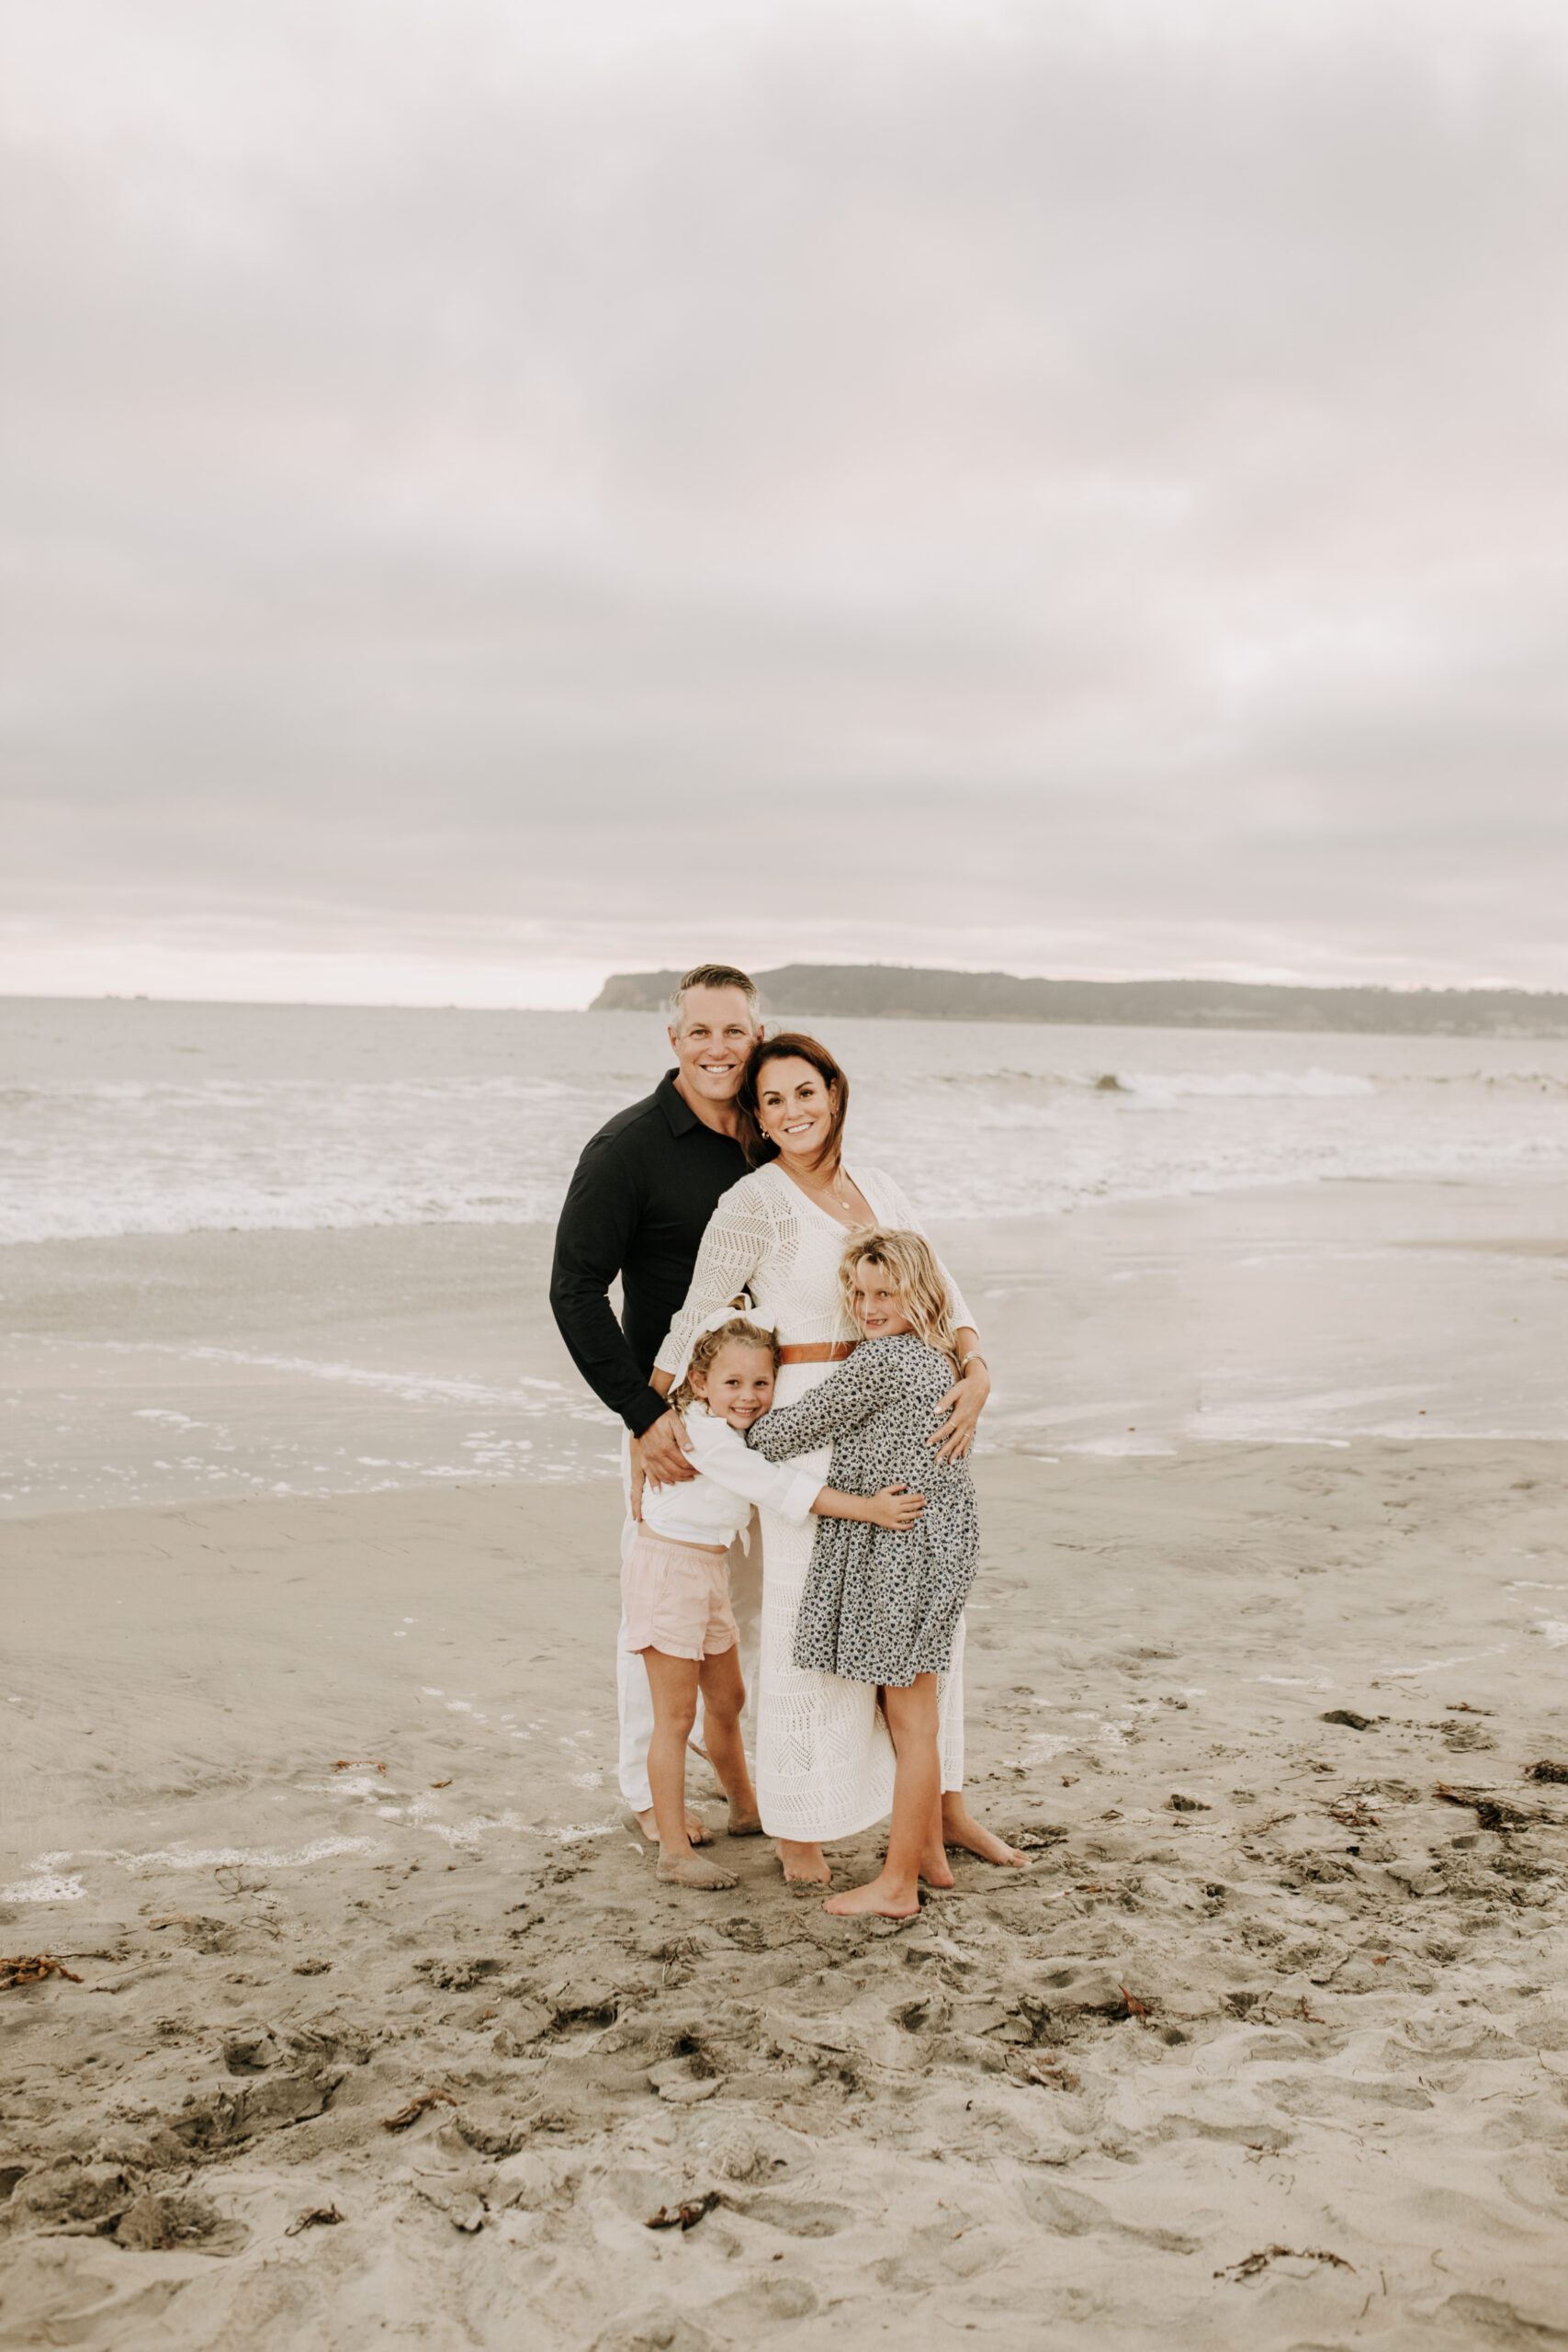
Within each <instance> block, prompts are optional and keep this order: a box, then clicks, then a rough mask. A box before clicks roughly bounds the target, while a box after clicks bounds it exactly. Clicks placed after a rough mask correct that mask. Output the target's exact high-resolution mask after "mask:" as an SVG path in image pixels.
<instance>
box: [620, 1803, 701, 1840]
mask: <svg viewBox="0 0 1568 2352" xmlns="http://www.w3.org/2000/svg"><path fill="white" fill-rule="evenodd" d="M626 1820H627V1821H628V1822H633V1821H635V1822H636V1824H637V1827H638V1829H639V1830H640V1831H641V1832H642V1835H643V1836H644V1837H645V1838H647V1839H648V1842H649V1845H650V1846H657V1845H658V1843H659V1825H658V1823H657V1822H656V1821H655V1820H654V1817H653V1807H652V1806H651V1805H649V1808H648V1810H647V1812H646V1813H634V1812H633V1811H632V1809H631V1807H630V1806H629V1805H628V1806H627V1807H626ZM686 1842H687V1844H688V1845H689V1846H711V1845H712V1844H713V1831H712V1830H711V1829H710V1828H709V1827H708V1826H707V1823H706V1822H705V1820H704V1819H703V1817H702V1815H701V1814H700V1813H688V1814H687V1815H686Z"/></svg>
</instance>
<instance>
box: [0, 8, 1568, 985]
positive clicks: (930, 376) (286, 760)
mask: <svg viewBox="0 0 1568 2352" xmlns="http://www.w3.org/2000/svg"><path fill="white" fill-rule="evenodd" d="M564 14H565V12H562V11H558V10H547V9H545V8H544V7H542V6H521V7H520V6H517V5H516V0H512V4H511V5H503V0H441V5H440V6H437V5H436V0H398V5H387V6H380V7H378V8H377V9H375V10H362V9H358V8H355V7H354V6H350V5H348V0H313V4H312V5H310V6H305V5H303V0H300V5H275V6H273V7H271V8H270V9H268V10H267V11H265V12H262V11H249V12H231V11H219V12H214V11H212V10H210V9H209V8H205V7H201V6H197V5H194V0H188V4H186V0H164V5H163V6H158V5H156V0H148V5H145V6H140V7H139V8H138V9H137V10H136V11H134V12H128V11H125V10H122V9H118V8H115V7H113V6H109V5H108V0H76V5H74V6H72V5H69V0H67V4H66V5H64V6H61V7H60V8H58V9H56V10H51V11H49V12H36V11H35V12H31V14H30V16H28V17H27V18H26V19H25V20H24V19H23V18H22V17H20V16H18V21H17V27H16V38H15V40H14V43H13V64H12V70H11V72H10V74H9V75H8V77H7V90H6V96H5V98H4V101H3V103H4V105H5V107H6V111H7V115H8V122H7V125H6V148H7V153H8V159H9V160H8V164H7V167H6V168H7V174H8V180H9V193H8V197H7V200H6V204H5V207H4V216H5V220H6V223H7V224H8V225H7V226H6V230H5V232H4V239H5V242H4V249H3V251H0V268H3V270H4V274H5V300H6V315H7V318H8V321H9V322H10V327H11V343H12V353H13V358H12V363H11V365H10V366H9V368H8V370H7V383H6V390H5V404H6V419H5V422H6V434H5V439H6V447H8V448H9V450H10V451H11V452H12V455H11V458H10V459H9V460H8V461H7V470H6V474H5V477H4V480H3V481H0V499H3V502H4V517H5V529H4V533H3V535H0V536H3V539H4V546H5V550H6V552H5V554H4V557H3V559H0V560H3V563H4V570H5V583H4V584H5V595H6V610H7V616H8V617H7V627H6V638H7V642H8V644H9V646H10V648H11V653H10V656H9V662H10V666H11V668H12V676H11V678H10V681H9V684H8V686H7V690H6V713H7V715H6V722H5V730H6V731H5V758H6V772H7V791H8V795H9V796H10V797H12V799H13V802H14V808H13V815H12V819H11V820H10V825H9V831H10V833H11V837H12V839H13V840H17V841H20V842H22V843H23V845H24V846H23V848H22V851H21V854H19V855H18V856H17V858H16V859H15V860H14V861H9V860H8V861H7V863H8V865H9V868H10V873H9V881H8V883H7V886H6V890H7V904H6V913H7V915H8V917H9V918H10V924H11V929H10V936H11V938H12V939H13V941H14V942H16V943H17V954H22V955H23V964H22V965H17V964H16V963H15V958H14V959H13V965H12V966H6V967H0V969H5V970H12V969H22V968H24V967H25V969H27V970H33V969H35V968H39V969H41V968H43V966H42V965H39V964H38V963H37V961H36V959H37V957H38V956H43V958H44V961H45V963H47V960H48V956H49V953H50V952H51V943H64V944H67V945H69V944H71V943H76V942H83V941H92V940H97V941H99V942H102V941H105V940H111V939H112V940H113V941H116V942H119V943H122V944H134V943H135V942H136V941H137V940H139V939H158V940H163V941H164V942H167V941H171V940H173V941H176V942H179V943H183V944H184V945H185V946H186V949H188V950H189V952H190V953H192V954H193V955H209V956H220V955H221V953H223V952H224V951H226V950H227V949H230V948H232V947H233V946H234V945H235V944H236V943H240V942H243V943H246V944H248V945H249V946H251V947H256V948H260V947H268V948H271V949H274V950H276V951H279V952H286V951H293V950H298V951H301V952H303V951H308V950H310V951H318V950H336V951H341V952H342V953H344V955H346V956H355V955H362V956H375V955H384V954H387V953H391V952H397V953H400V954H402V955H405V956H412V957H422V956H423V957H429V958H432V959H434V960H435V961H436V962H439V963H441V964H442V965H443V967H450V966H452V965H454V964H457V963H459V962H461V961H462V960H463V959H464V958H466V957H470V956H471V957H473V958H475V959H476V960H479V961H487V962H489V963H491V964H495V963H502V964H503V963H505V962H506V961H508V960H509V959H510V960H513V961H516V962H520V963H522V964H525V965H527V966H530V967H537V966H539V965H541V964H547V963H549V962H552V961H554V960H557V959H566V960H569V961H572V962H577V963H581V964H586V965H592V964H593V963H595V962H600V963H604V964H605V965H609V964H626V963H630V962H635V961H643V960H659V961H661V962H662V961H671V960H679V959H680V958H681V957H682V956H683V955H685V954H686V953H688V952H695V951H696V950H697V949H698V948H705V947H707V945H708V944H709V943H710V942H712V941H715V938H716V933H717V934H720V935H721V938H720V941H719V944H722V946H723V948H724V949H725V950H726V951H727V952H730V953H736V954H744V955H747V956H753V957H755V958H756V959H757V960H758V961H764V960H768V959H770V958H773V957H779V958H782V957H784V956H794V955H807V956H835V957H836V956H898V957H901V958H904V959H907V960H911V961H944V960H953V961H976V960H980V961H988V960H995V961H1001V962H1008V963H1011V964H1013V965H1015V966H1018V967H1034V968H1050V969H1058V970H1066V969H1077V970H1082V971H1100V972H1109V971H1116V970H1130V971H1149V970H1178V969H1182V970H1197V969H1215V968H1238V969H1239V968H1245V969H1247V970H1251V971H1275V972H1280V973H1286V972H1293V973H1302V974H1306V975H1312V976H1315V975H1320V974H1322V975H1334V976H1342V977H1358V976H1366V977H1372V978H1378V977H1384V978H1395V979H1399V978H1410V979H1424V978H1433V979H1463V978H1483V977H1493V976H1495V977H1499V978H1517V979H1521V980H1524V981H1527V982H1534V983H1540V984H1555V985H1560V986H1561V985H1563V984H1564V983H1565V982H1568V956H1565V951H1564V947H1563V943H1562V922H1561V916H1560V912H1559V909H1560V906H1561V903H1562V890H1563V886H1564V881H1565V879H1568V876H1565V872H1564V868H1565V865H1568V858H1565V856H1564V850H1565V847H1568V799H1565V797H1564V793H1563V788H1562V776H1563V773H1564V754H1565V752H1568V686H1565V684H1564V663H1563V660H1562V643H1563V634H1564V622H1565V620H1568V556H1565V555H1564V552H1563V550H1564V548H1568V535H1565V531H1564V523H1565V519H1568V518H1565V516H1564V514H1563V507H1564V503H1565V500H1568V492H1565V488H1564V483H1565V479H1568V478H1565V475H1564V470H1563V467H1562V417H1563V415H1564V413H1568V401H1565V395H1568V381H1565V378H1568V351H1565V347H1564V345H1565V338H1564V335H1563V332H1562V306H1561V300H1560V295H1559V279H1560V277H1561V255H1562V251H1563V250H1564V244H1565V241H1568V137H1565V132H1568V26H1565V25H1564V23H1563V20H1562V17H1561V11H1560V10H1556V9H1551V10H1549V9H1547V8H1546V7H1544V6H1526V5H1523V0H1519V4H1518V5H1515V0H1473V5H1463V6H1461V5H1451V6H1443V5H1441V0H1429V5H1424V6H1409V7H1404V6H1398V5H1393V0H1389V5H1384V6H1380V7H1378V8H1377V9H1373V10H1369V9H1367V8H1365V7H1364V6H1348V5H1342V6H1341V5H1335V0H1320V5H1316V6H1293V5H1283V0H1247V5H1242V0H1234V5H1228V4H1227V0H1217V4H1216V5H1211V6H1198V5H1192V6H1186V7H1175V8H1173V7H1171V6H1160V7H1158V8H1156V7H1154V6H1140V5H1136V0H1125V5H1116V0H1097V5H1095V6H1092V7H1090V6H1077V7H1074V6H1062V7H1060V8H1055V9H1053V10H1051V11H1044V10H1040V9H1037V8H1032V7H1029V8H1024V7H1016V8H1013V7H991V8H988V9H987V8H986V7H984V6H975V5H974V0H951V5H947V4H946V0H944V4H943V5H936V0H930V4H929V5H915V4H914V0H909V5H886V6H868V7H866V8H864V9H855V10H844V9H842V8H837V7H836V8H831V9H829V8H826V7H822V6H812V5H809V0H802V5H794V6H787V7H786V6H780V5H768V6H750V7H748V6H743V5H739V0H736V5H730V6H724V7H716V6H715V7H701V6H695V5H682V6H657V5H645V6H639V7H637V8H635V9H634V8H631V7H629V6H628V7H609V6H597V7H596V6H588V7H587V8H585V9H583V10H580V11H578V12H575V13H574V15H573V17H572V19H571V22H570V24H563V23H562V22H560V21H559V19H560V17H562V16H563V15H564ZM23 951H26V952H25V954H24V953H23ZM117 952H118V951H117ZM127 952H130V949H129V945H128V949H127ZM27 955H32V956H34V958H35V961H34V963H31V964H28V963H27V962H26V956H27ZM95 968H96V967H95ZM12 984H13V985H16V984H20V983H17V981H16V980H14V979H13V982H12Z"/></svg>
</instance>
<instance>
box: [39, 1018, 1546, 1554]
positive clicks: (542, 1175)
mask: <svg viewBox="0 0 1568 2352" xmlns="http://www.w3.org/2000/svg"><path fill="white" fill-rule="evenodd" d="M820 1028H821V1034H822V1035H823V1036H824V1038H825V1040H826V1042H827V1043H828V1044H829V1045H830V1046H831V1047H832V1048H833V1050H834V1051H835V1052H836V1053H837V1054H838V1055H839V1057H840V1059H841V1061H842V1062H843V1064H844V1066H845V1068H846V1069H847V1070H848V1071H849V1073H850V1076H851V1080H852V1112H851V1121H850V1134H849V1146H850V1149H849V1157H850V1159H851V1164H853V1161H854V1159H855V1157H856V1156H857V1154H858V1155H859V1156H861V1157H862V1158H863V1159H868V1160H871V1161H873V1162H880V1163H883V1164H885V1165H886V1166H888V1167H889V1168H891V1169H893V1170H896V1171H897V1174H898V1176H899V1177H900V1180H901V1181H902V1182H904V1184H905V1186H906V1188H907V1189H908V1192H909V1193H910V1194H911V1196H912V1198H913V1200H914V1201H915V1203H916V1204H917V1207H918V1208H919V1211H920V1213H921V1214H922V1215H923V1216H925V1217H926V1218H927V1219H928V1220H929V1221H930V1222H931V1225H932V1226H933V1228H934V1230H935V1231H936V1233H937V1236H938V1238H939V1241H940V1244H941V1246H942V1250H944V1252H945V1254H946V1256H947V1258H948V1261H949V1262H950V1263H951V1264H952V1266H953V1270H954V1272H956V1273H957V1275H958V1276H959V1279H960V1280H961V1281H962V1282H963V1283H964V1287H965V1290H966V1292H967V1293H968V1295H969V1298H970V1303H971V1306H972V1307H973V1308H974V1309H975V1311H976V1315H977V1317H978V1318H979V1321H980V1325H981V1329H982V1331H983V1334H984V1337H985V1340H986V1345H987V1355H988V1358H989V1360H990V1362H991V1363H992V1367H993V1372H994V1374H995V1378H996V1397H995V1399H994V1402H993V1405H992V1407H991V1408H990V1410H989V1411H988V1412H987V1417H986V1421H985V1423H984V1425H983V1438H984V1443H985V1445H986V1446H987V1448H992V1449H997V1448H1005V1449H1010V1450H1013V1451H1021V1452H1034V1453H1043V1452H1045V1451H1047V1450H1050V1451H1053V1452H1067V1451H1070V1450H1092V1451H1100V1452H1105V1451H1116V1452H1139V1451H1147V1450H1151V1449H1154V1450H1164V1449H1165V1448H1167V1447H1169V1446H1172V1445H1179V1444H1182V1443H1186V1442H1191V1441H1193V1440H1209V1439H1215V1440H1218V1439H1224V1440H1227V1441H1231V1442H1279V1441H1292V1442H1303V1441H1304V1442H1312V1443H1320V1444H1325V1445H1337V1444H1343V1443H1345V1442H1348V1440H1349V1439H1350V1438H1352V1437H1354V1436H1356V1435H1357V1434H1359V1433H1366V1432H1375V1433H1378V1434H1382V1435H1384V1436H1396V1437H1402V1438H1408V1439H1411V1440H1427V1439H1431V1438H1435V1437H1443V1436H1449V1437H1479V1436H1484V1435H1486V1434H1488V1433H1494V1432H1495V1433H1506V1434H1509V1435H1526V1434H1534V1435H1544V1436H1561V1435H1564V1434H1568V1351H1564V1348H1563V1343H1562V1320H1563V1317H1562V1309H1563V1306H1564V1304H1565V1303H1568V1301H1565V1296H1564V1290H1563V1284H1564V1283H1565V1282H1568V1210H1565V1207H1564V1204H1565V1201H1568V1193H1565V1191H1564V1187H1563V1182H1562V1180H1563V1177H1564V1175H1565V1174H1568V1041H1563V1042H1560V1043H1554V1042H1542V1041H1540V1040H1530V1041H1513V1040H1506V1039H1495V1040H1477V1039H1474V1038H1462V1039H1461V1038H1442V1037H1430V1038H1398V1039H1393V1038H1380V1037H1362V1036H1356V1037H1336V1036H1325V1035H1313V1036H1301V1035H1263V1034H1254V1033H1247V1034H1245V1035H1241V1034H1224V1033H1216V1032H1213V1031H1201V1032H1191V1031H1179V1030H1126V1029H1124V1030H1116V1029H1108V1028H1094V1029H1075V1028H1066V1027H1048V1026H1043V1025H1041V1026H1027V1027H1025V1026H1019V1027H1014V1026H1011V1025H1001V1024H989V1023H987V1024H974V1025H970V1024H963V1025H960V1024H952V1025H949V1024H946V1023H913V1022H829V1023H822V1024H820ZM668 1058H669V1057H668V1050H667V1046H666V1042H665V1039H664V1036H663V1033H662V1026H661V1024H660V1022H658V1021H657V1020H656V1019H653V1018H651V1017H649V1016H644V1015H633V1014H591V1013H496V1012H485V1013H480V1012H394V1011H362V1010H334V1009H330V1008H305V1007H253V1006H210V1005H165V1004H147V1003H140V1002H124V1001H117V1002H93V1001H77V1002H58V1001H55V1002H43V1001H24V1000H15V999H13V1000H10V1001H0V1414H3V1429H0V1510H5V1511H6V1512H10V1513H28V1512H33V1511H38V1510H61V1509H72V1508H82V1507H96V1506H99V1505H102V1504H106V1503H113V1502H130V1503H140V1502H148V1501H168V1500H177V1499H180V1498H187V1497H197V1496H235V1495H258V1494H290V1493H303V1492H322V1491H348V1490H354V1489H355V1488H365V1487H397V1486H409V1485H414V1484H418V1483H420V1482H423V1481H426V1480H442V1481H452V1480H458V1481H461V1480H474V1479H480V1480H502V1481H504V1480H509V1479H515V1478H527V1479H537V1478H552V1479H559V1478H571V1479H576V1478H582V1477H591V1476H612V1475H614V1471H615V1462H616V1458H617V1453H618V1431H617V1429H616V1426H615V1423H614V1422H613V1421H612V1420H611V1419H610V1417H609V1416H608V1415H607V1414H605V1413H604V1410H603V1408H601V1407H600V1406H599V1405H598V1404H597V1402H596V1400H595V1399H593V1398H592V1397H591V1396H590V1395H589V1394H588V1392H587V1391H586V1390H585V1389H584V1388H583V1386H582V1385H581V1382H580V1381H579V1380H578V1378H577V1376H576V1374H575V1373H574V1371H573V1369H572V1367H571V1365H570V1361H569V1360H568V1358H567V1356H566V1354H565V1351H564V1349H563V1348H562V1347H561V1345H560V1342H559V1340H558V1335H557V1334H556V1332H555V1329H554V1327H553V1324H552V1322H551V1319H550V1317H549V1313H548V1308H547V1299H546V1282H547V1266H548V1256H549V1248H550V1240H551V1233H552V1227H553V1224H554V1219H555V1216H556V1213H557V1210H558V1204H559V1202H560V1199H561V1195H562V1193H563V1192H564V1190H565V1186H566V1183H567V1181H568V1179H569V1177H570V1170H571V1168H572V1165H573V1162H574V1160H575V1159H576V1156H577V1153H578V1151H579V1149H580V1148H581V1144H582V1143H583V1141H584V1140H585V1139H586V1137H587V1136H589V1135H591V1134H592V1131H593V1130H594V1129H595V1128H596V1127H597V1126H598V1125H600V1124H601V1123H602V1121H603V1120H604V1118H606V1117H607V1116H608V1115H609V1114H610V1113H611V1112H613V1111H614V1110H615V1109H617V1108H619V1107H620V1106H621V1105H623V1104H624V1103H627V1102H630V1101H633V1100H635V1099H636V1098H637V1096H638V1095H640V1094H643V1093H646V1092H647V1091H649V1088H650V1086H651V1085H652V1084H653V1082H654V1081H655V1080H656V1079H657V1077H658V1075H659V1073H660V1070H661V1069H663V1068H664V1067H665V1066H666V1064H667V1061H668Z"/></svg>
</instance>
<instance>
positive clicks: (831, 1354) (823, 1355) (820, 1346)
mask: <svg viewBox="0 0 1568 2352" xmlns="http://www.w3.org/2000/svg"><path fill="white" fill-rule="evenodd" d="M854 1351H855V1343H854V1341H853V1340H807V1342H806V1343H805V1345H804V1346H802V1347H798V1348H781V1349H780V1350H779V1362H780V1363H843V1361H844V1358H845V1357H846V1356H852V1355H853V1353H854Z"/></svg>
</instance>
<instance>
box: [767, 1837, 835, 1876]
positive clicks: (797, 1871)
mask: <svg viewBox="0 0 1568 2352" xmlns="http://www.w3.org/2000/svg"><path fill="white" fill-rule="evenodd" d="M779 1860H780V1862H781V1863H782V1864H783V1866H784V1884H785V1885H786V1886H831V1885H832V1883H833V1873H832V1871H830V1870H829V1867H828V1857H827V1856H826V1854H824V1852H823V1851H822V1849H821V1847H820V1846H816V1845H807V1844H803V1843H802V1841H801V1840H800V1839H799V1838H780V1839H779Z"/></svg>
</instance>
